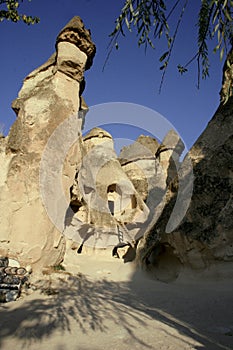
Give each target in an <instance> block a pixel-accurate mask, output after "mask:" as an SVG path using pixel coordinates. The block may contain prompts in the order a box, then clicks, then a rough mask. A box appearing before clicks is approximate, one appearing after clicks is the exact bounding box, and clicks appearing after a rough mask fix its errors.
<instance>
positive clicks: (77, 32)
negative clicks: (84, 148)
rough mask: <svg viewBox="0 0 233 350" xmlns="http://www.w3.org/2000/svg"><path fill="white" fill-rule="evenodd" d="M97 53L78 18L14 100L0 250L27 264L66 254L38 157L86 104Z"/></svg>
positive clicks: (4, 164)
mask: <svg viewBox="0 0 233 350" xmlns="http://www.w3.org/2000/svg"><path fill="white" fill-rule="evenodd" d="M94 54H95V46H94V44H93V43H92V41H91V37H90V32H89V31H88V30H87V29H85V27H84V25H83V22H82V21H81V19H80V18H79V17H74V18H73V19H72V20H71V21H70V22H69V23H68V24H67V25H66V27H65V28H64V29H63V30H62V31H61V32H60V34H59V35H58V37H57V40H56V52H55V53H54V55H52V57H51V58H50V59H49V60H48V61H47V62H46V63H45V64H43V65H42V66H41V67H39V68H38V69H36V70H35V71H33V72H32V73H31V74H29V75H28V76H27V77H26V79H25V80H24V83H23V87H22V89H21V90H20V92H19V95H18V98H17V99H16V100H15V101H14V102H13V104H12V108H13V109H14V110H15V112H16V114H17V119H16V121H15V123H14V124H13V126H12V128H11V130H10V133H9V136H8V137H7V138H6V139H5V140H4V143H5V146H4V147H3V148H2V147H1V154H0V164H1V178H0V191H1V201H0V215H1V234H0V244H1V245H0V255H3V256H9V257H13V258H14V257H15V258H17V259H18V260H19V261H20V263H21V264H23V265H24V264H34V265H37V266H45V265H56V264H58V263H59V262H60V261H61V260H62V259H63V255H64V250H65V242H64V237H63V236H62V235H61V232H59V230H58V229H57V228H56V227H55V225H54V223H53V222H51V221H50V219H49V217H48V215H47V212H46V209H45V207H44V205H43V203H42V199H41V194H40V181H39V180H40V178H39V169H40V162H41V158H42V154H43V151H44V149H45V146H46V144H47V142H48V140H49V138H50V136H51V135H52V133H53V132H54V130H55V129H56V128H57V126H58V125H60V124H61V123H62V122H63V121H64V120H66V119H67V118H69V117H70V116H72V115H77V114H78V111H79V110H80V109H82V108H86V107H85V106H84V104H82V99H81V94H82V91H83V88H84V76H83V74H84V71H85V69H88V68H89V67H90V66H91V63H92V60H93V57H94ZM83 106H84V107H83ZM76 124H77V125H76V127H77V128H78V130H76V132H77V131H79V132H81V126H82V119H81V118H79V119H78V118H77V123H76ZM64 137H65V135H64ZM57 146H58V147H57V149H56V150H54V152H53V156H54V158H55V159H57V160H58V161H59V155H60V151H61V148H62V145H60V147H59V145H57ZM76 151H77V153H79V152H80V149H79V147H78V146H77V149H76ZM76 157H77V158H78V156H76ZM49 164H50V163H49V160H48V167H49ZM75 170H76V162H75V161H72V162H69V159H68V160H67V163H66V169H65V170H64V171H65V173H66V174H67V176H68V177H70V178H71V181H70V182H71V183H72V182H73V178H74V174H75ZM51 176H53V175H51ZM51 183H52V180H51ZM66 190H68V191H69V188H68V189H66ZM51 191H52V192H53V188H51ZM56 205H57V204H56V203H54V206H56Z"/></svg>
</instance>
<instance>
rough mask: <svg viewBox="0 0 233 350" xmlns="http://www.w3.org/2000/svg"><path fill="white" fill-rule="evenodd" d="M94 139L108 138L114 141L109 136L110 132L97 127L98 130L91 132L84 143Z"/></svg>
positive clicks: (84, 138) (94, 129)
mask: <svg viewBox="0 0 233 350" xmlns="http://www.w3.org/2000/svg"><path fill="white" fill-rule="evenodd" d="M94 137H98V138H103V137H106V138H108V139H111V140H112V135H111V134H109V132H107V131H106V130H104V129H101V128H98V127H96V128H93V129H91V131H89V133H88V134H86V135H85V136H84V137H83V141H86V140H89V139H92V138H94Z"/></svg>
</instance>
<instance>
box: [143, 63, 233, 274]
mask: <svg viewBox="0 0 233 350" xmlns="http://www.w3.org/2000/svg"><path fill="white" fill-rule="evenodd" d="M225 68H226V66H225ZM227 69H228V68H227ZM225 73H226V72H225V71H224V77H225V76H226V74H225ZM228 73H229V72H228ZM231 86H232V82H231ZM223 88H224V87H223ZM232 115H233V97H232V96H229V98H228V101H227V102H226V103H225V104H223V103H221V104H220V106H219V108H218V109H217V111H216V113H215V115H214V117H213V118H212V120H211V121H210V122H209V124H208V126H207V128H206V129H205V130H204V132H203V133H202V135H201V136H200V137H199V138H198V140H197V141H196V142H195V144H194V145H193V147H192V148H191V150H190V152H189V153H188V155H187V156H186V158H185V159H184V161H183V163H182V165H181V168H180V170H179V181H178V178H175V180H173V181H172V182H171V185H170V187H169V189H168V191H167V194H166V197H167V199H166V204H165V207H164V210H163V212H162V215H161V216H160V218H159V219H158V221H157V222H156V223H155V225H154V226H153V227H152V228H151V229H150V230H149V231H148V233H147V235H146V237H145V239H144V241H143V242H142V244H141V247H140V249H139V251H138V261H139V262H140V264H142V265H143V266H146V267H147V268H148V269H151V268H152V265H153V266H155V265H156V266H157V271H158V266H159V264H160V262H161V261H162V260H163V261H165V260H166V261H167V267H166V268H167V269H168V270H169V266H170V268H172V264H173V263H172V264H171V261H172V259H173V260H174V261H176V267H177V268H176V269H175V271H174V274H173V277H175V276H176V277H177V273H178V266H181V264H183V265H184V266H190V267H192V268H194V269H204V268H206V267H208V266H209V265H213V263H215V264H217V262H230V261H233V221H232V217H233V196H232V193H233V156H232V155H233V118H232ZM188 160H190V161H191V163H192V168H193V184H192V185H193V191H192V200H191V203H190V206H189V208H188V210H187V212H186V214H185V216H184V217H183V219H182V218H181V219H182V221H181V222H180V223H179V225H178V226H176V225H175V227H174V229H173V230H170V232H169V230H168V226H169V225H168V221H169V218H170V217H171V215H172V211H173V208H174V206H175V203H176V200H177V198H178V197H177V194H178V191H179V182H180V183H182V181H183V182H184V183H185V180H186V178H188V175H189V173H188V171H189V170H188V167H187V164H188ZM189 187H190V183H189V182H188V181H187V182H186V183H185V186H183V189H182V192H183V198H184V199H185V193H186V192H188V190H189V189H190V188H189ZM175 220H176V218H175V217H173V222H175ZM171 231H172V232H171ZM173 266H175V265H174V264H173ZM164 268H165V267H164V266H163V269H164Z"/></svg>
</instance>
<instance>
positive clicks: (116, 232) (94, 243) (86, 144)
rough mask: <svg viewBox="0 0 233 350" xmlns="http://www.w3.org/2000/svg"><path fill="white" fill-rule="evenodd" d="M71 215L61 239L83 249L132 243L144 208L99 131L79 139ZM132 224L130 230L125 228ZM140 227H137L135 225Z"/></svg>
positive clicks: (144, 215)
mask: <svg viewBox="0 0 233 350" xmlns="http://www.w3.org/2000/svg"><path fill="white" fill-rule="evenodd" d="M71 207H72V208H73V210H74V212H75V214H74V215H73V217H72V218H71V219H69V220H68V222H69V223H68V225H67V226H66V228H65V231H64V232H65V235H66V236H67V237H69V238H70V239H73V240H74V241H75V240H76V241H78V242H80V243H84V244H85V246H91V247H94V248H106V247H108V246H114V245H116V244H117V243H119V241H120V240H121V239H123V240H129V241H132V239H134V237H135V235H136V234H137V232H138V227H137V224H140V223H142V222H144V221H145V220H146V218H147V216H148V208H147V206H146V205H145V203H144V202H143V200H142V198H141V196H140V195H139V193H138V192H137V191H136V189H135V187H134V185H133V183H132V182H131V181H130V179H129V178H128V176H127V175H126V174H125V172H124V171H123V169H122V167H121V165H120V163H119V161H118V159H117V155H116V153H115V151H114V144H113V140H112V136H111V135H110V134H109V133H108V132H106V131H105V130H102V129H100V128H94V129H92V130H91V131H90V132H89V133H88V134H87V135H86V136H85V137H84V138H83V159H82V163H81V166H80V168H79V172H78V173H77V175H76V181H75V182H74V185H73V188H72V194H71ZM132 222H134V223H135V226H134V227H132V228H131V229H130V230H129V229H128V228H127V224H131V223H132ZM139 226H140V225H139Z"/></svg>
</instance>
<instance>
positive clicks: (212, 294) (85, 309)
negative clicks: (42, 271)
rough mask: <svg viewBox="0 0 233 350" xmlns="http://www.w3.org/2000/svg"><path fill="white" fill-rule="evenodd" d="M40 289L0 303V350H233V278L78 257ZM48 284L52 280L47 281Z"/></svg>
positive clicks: (69, 260) (68, 262)
mask: <svg viewBox="0 0 233 350" xmlns="http://www.w3.org/2000/svg"><path fill="white" fill-rule="evenodd" d="M66 269H67V270H68V271H70V272H72V273H73V274H74V275H73V276H72V275H68V274H55V275H54V276H56V278H55V277H52V280H53V281H54V282H53V283H52V286H53V288H54V289H53V291H54V293H56V294H54V295H50V296H47V295H44V294H41V293H40V292H39V291H35V292H33V293H32V294H30V295H28V296H24V297H23V298H20V299H18V300H17V301H16V302H11V303H7V304H2V305H0V348H1V349H3V350H7V349H13V350H18V349H25V350H26V349H30V350H37V349H38V350H39V349H40V350H109V349H110V350H126V349H127V350H129V349H138V350H144V349H145V350H146V349H148V350H149V349H154V350H165V349H166V350H175V349H176V350H186V349H209V350H222V349H228V350H229V349H233V282H232V280H231V279H225V280H218V281H217V280H216V279H215V280H214V279H213V278H212V279H207V278H204V280H202V279H201V277H203V275H200V276H199V278H197V277H195V278H188V277H187V276H185V275H184V276H183V277H182V278H179V279H178V280H176V281H175V282H173V283H168V284H167V283H162V282H158V281H155V280H153V279H151V278H148V276H146V275H144V274H143V273H141V272H138V271H135V269H134V265H133V264H132V263H127V264H124V263H123V262H122V261H121V260H118V259H113V258H111V257H109V258H108V257H101V256H98V257H97V256H94V257H91V256H85V255H80V256H78V257H77V256H76V255H73V256H72V257H71V258H70V259H68V261H67V266H66ZM43 283H45V284H46V283H47V284H48V283H49V278H48V281H47V282H41V285H42V284H43Z"/></svg>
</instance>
